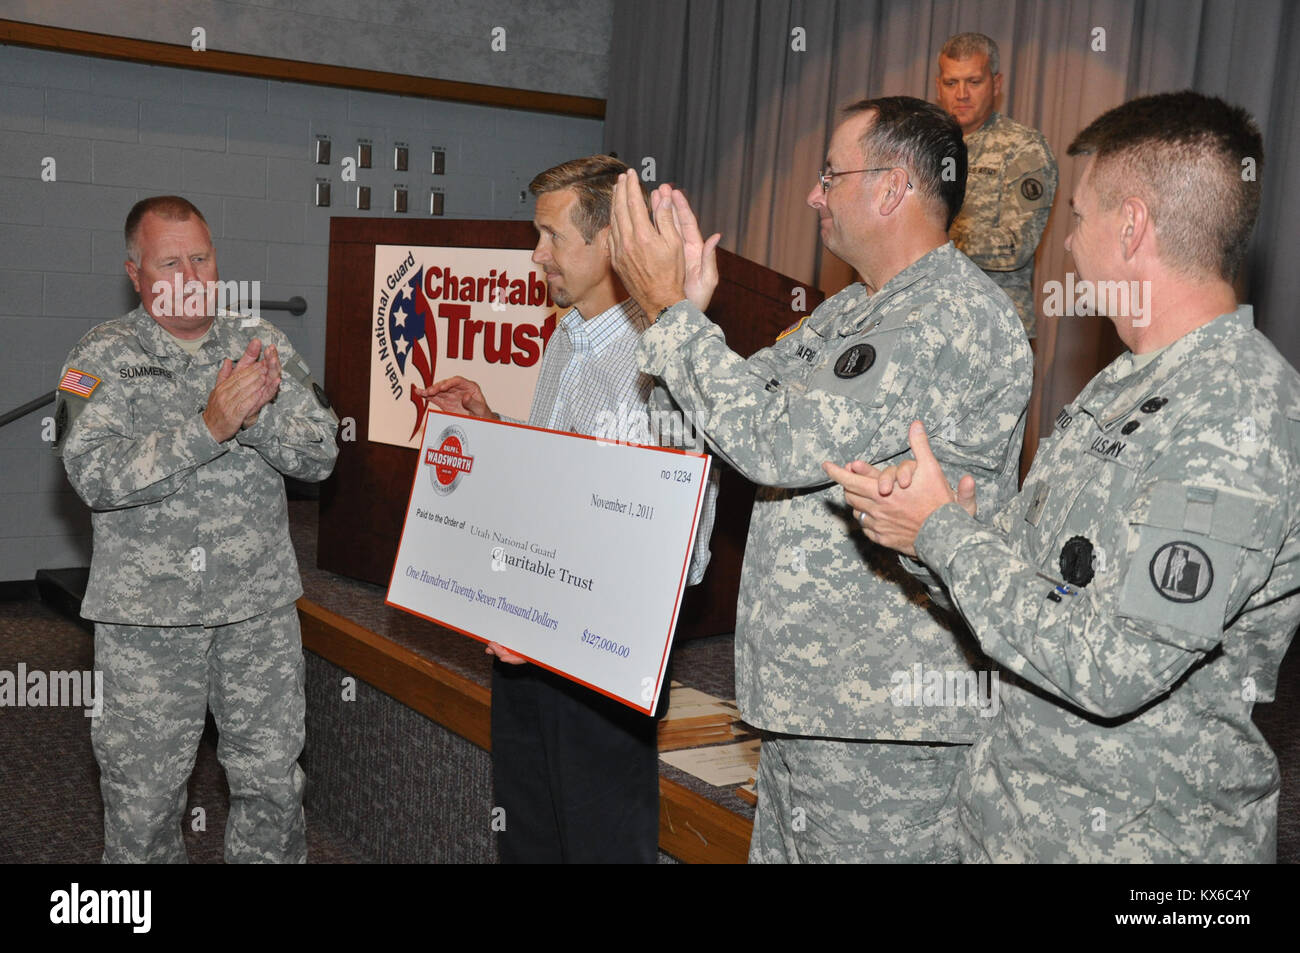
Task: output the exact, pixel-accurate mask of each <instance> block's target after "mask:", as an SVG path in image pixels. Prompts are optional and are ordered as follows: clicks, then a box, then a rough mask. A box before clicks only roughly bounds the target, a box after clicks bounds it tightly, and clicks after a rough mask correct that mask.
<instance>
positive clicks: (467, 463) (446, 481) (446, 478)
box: [424, 426, 474, 496]
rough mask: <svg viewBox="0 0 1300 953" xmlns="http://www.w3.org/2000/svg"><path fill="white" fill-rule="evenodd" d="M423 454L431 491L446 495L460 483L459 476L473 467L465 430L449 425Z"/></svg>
mask: <svg viewBox="0 0 1300 953" xmlns="http://www.w3.org/2000/svg"><path fill="white" fill-rule="evenodd" d="M435 444H436V447H433V446H431V447H429V449H428V450H426V451H425V454H424V465H425V466H426V467H428V468H429V482H430V483H431V484H433V492H435V493H437V494H438V495H439V496H447V495H448V494H449V493H451V492H452V491H453V490H455V489H456V487H457V486H458V485H459V484H460V478H461V477H462V476H463V475H464V474H466V473H469V472H470V470H472V469H473V468H474V458H473V457H471V456H470V455H469V452H468V445H467V441H466V440H465V431H463V430H461V429H460V428H459V427H456V426H451V427H447V428H446V429H445V430H443V432H442V433H440V434H439V435H438V439H437V440H436V441H435Z"/></svg>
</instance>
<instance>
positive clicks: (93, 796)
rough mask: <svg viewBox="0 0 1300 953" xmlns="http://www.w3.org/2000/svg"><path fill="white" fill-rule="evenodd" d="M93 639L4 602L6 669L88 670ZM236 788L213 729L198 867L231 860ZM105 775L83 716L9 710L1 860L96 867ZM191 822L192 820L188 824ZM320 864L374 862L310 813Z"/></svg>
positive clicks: (3, 725)
mask: <svg viewBox="0 0 1300 953" xmlns="http://www.w3.org/2000/svg"><path fill="white" fill-rule="evenodd" d="M93 654H94V652H93V645H92V641H91V636H90V634H89V633H88V632H87V631H86V630H85V629H83V628H81V627H80V626H79V625H77V624H76V623H74V622H71V621H69V620H67V619H65V618H64V617H62V616H60V615H58V614H57V613H55V612H54V611H53V610H51V609H49V608H47V607H45V606H44V605H42V604H41V603H40V602H37V601H35V600H21V601H13V602H5V601H0V670H5V671H10V672H16V671H17V668H18V664H19V663H20V662H22V663H25V664H26V666H27V668H28V670H29V671H35V670H41V671H47V672H48V671H87V670H89V669H90V668H91V665H92V661H93ZM229 805H230V790H229V788H228V787H227V786H226V779H225V774H224V772H223V771H222V770H221V766H220V765H219V764H218V763H217V753H216V732H215V729H214V728H213V726H212V725H211V723H209V725H208V730H207V731H206V732H205V733H204V736H203V740H202V742H201V743H200V745H199V751H198V757H197V760H196V763H195V770H194V774H193V775H192V777H191V778H190V787H189V808H190V809H191V810H192V809H193V808H194V807H202V808H203V809H204V813H205V814H206V818H205V828H206V829H205V830H203V831H192V830H188V831H187V832H186V836H185V844H186V847H187V849H188V851H189V855H190V861H191V862H192V863H202V864H219V863H221V862H222V857H223V845H222V836H223V833H224V831H225V828H226V815H227V813H228V811H229ZM102 814H103V803H102V802H101V801H100V797H99V768H98V767H97V766H96V764H95V758H94V755H93V753H92V752H91V750H90V719H88V718H87V717H86V716H85V714H84V712H83V710H82V709H79V708H78V709H72V708H4V707H0V862H3V863H96V862H98V861H99V858H100V855H101V853H102V852H103V848H104V828H103V819H102ZM190 817H191V815H190V814H188V813H187V822H188V819H189V818H190ZM307 854H308V860H309V861H310V862H312V863H368V862H369V860H370V859H369V858H368V857H367V856H366V855H365V854H364V853H362V852H361V851H359V850H357V849H356V847H355V846H354V845H353V844H351V843H350V842H348V841H347V840H346V839H345V838H343V837H340V836H338V835H336V834H335V833H334V832H333V831H331V830H329V829H328V828H326V827H325V826H324V825H322V824H321V823H319V822H314V821H313V819H312V814H311V811H310V810H308V812H307Z"/></svg>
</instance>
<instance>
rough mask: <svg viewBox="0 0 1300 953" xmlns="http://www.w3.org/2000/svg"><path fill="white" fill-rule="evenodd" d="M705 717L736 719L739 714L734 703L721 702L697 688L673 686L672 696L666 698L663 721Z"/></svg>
mask: <svg viewBox="0 0 1300 953" xmlns="http://www.w3.org/2000/svg"><path fill="white" fill-rule="evenodd" d="M705 715H722V716H725V717H727V718H738V717H739V716H740V712H739V711H738V710H737V709H736V704H735V702H728V701H723V700H722V699H720V698H716V697H714V696H713V695H709V694H707V693H705V692H702V691H700V690H699V689H698V688H682V687H679V686H677V685H673V689H672V694H670V695H669V696H668V714H667V715H665V716H664V720H665V721H675V720H677V719H679V718H701V717H704V716H705Z"/></svg>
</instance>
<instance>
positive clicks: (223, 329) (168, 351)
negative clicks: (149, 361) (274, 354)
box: [127, 305, 245, 364]
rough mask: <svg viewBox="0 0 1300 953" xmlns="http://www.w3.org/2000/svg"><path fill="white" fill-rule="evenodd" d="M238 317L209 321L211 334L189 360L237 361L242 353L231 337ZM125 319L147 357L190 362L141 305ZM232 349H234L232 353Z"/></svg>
mask: <svg viewBox="0 0 1300 953" xmlns="http://www.w3.org/2000/svg"><path fill="white" fill-rule="evenodd" d="M235 317H238V316H218V317H216V318H214V319H213V321H212V329H211V333H210V334H209V335H208V336H207V338H206V339H205V340H204V342H203V344H202V345H200V346H199V353H198V355H197V356H196V357H195V358H193V360H194V362H195V363H197V364H219V363H221V361H222V360H223V359H224V358H227V357H228V358H230V359H231V360H238V359H239V357H240V355H241V354H242V353H243V351H244V347H245V345H244V344H240V343H239V342H237V341H235V340H234V339H233V336H232V332H233V330H234V328H236V327H237V325H236V323H235V320H234V318H235ZM127 320H128V321H129V322H131V323H132V325H133V326H134V328H135V334H136V338H137V339H138V340H139V342H140V344H141V346H142V347H143V348H144V349H145V350H146V351H148V352H149V353H150V354H154V355H157V356H158V357H168V358H176V359H180V360H186V361H188V360H190V355H189V354H188V353H187V352H186V351H185V349H184V348H182V347H181V346H180V345H179V344H177V343H176V339H175V338H174V337H172V335H171V334H169V333H168V332H167V331H166V330H165V329H164V328H163V326H162V325H161V324H159V323H158V322H157V321H155V320H154V319H153V316H152V315H150V314H149V312H147V311H145V309H144V305H138V306H137V307H136V308H135V310H134V311H132V312H131V313H130V314H128V315H127ZM232 348H233V349H234V350H233V352H232Z"/></svg>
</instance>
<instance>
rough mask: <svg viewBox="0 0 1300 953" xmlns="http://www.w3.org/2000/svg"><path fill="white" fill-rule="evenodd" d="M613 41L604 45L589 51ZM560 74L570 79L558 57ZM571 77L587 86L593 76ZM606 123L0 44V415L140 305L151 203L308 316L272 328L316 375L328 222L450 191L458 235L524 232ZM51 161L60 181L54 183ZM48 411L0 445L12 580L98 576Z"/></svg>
mask: <svg viewBox="0 0 1300 953" xmlns="http://www.w3.org/2000/svg"><path fill="white" fill-rule="evenodd" d="M12 6H14V4H12V3H9V4H0V15H10V16H15V14H14V13H13V12H12V11H8V10H6V7H12ZM20 6H21V5H20ZM54 6H55V7H56V8H62V7H63V5H54ZM68 6H69V7H73V6H83V5H80V4H69V5H68ZM167 6H168V8H169V9H170V8H171V5H170V4H168V5H167ZM177 6H183V5H177ZM224 6H226V7H237V6H245V5H241V4H233V3H229V4H225V5H224ZM389 6H392V4H387V5H385V4H380V7H379V9H380V12H382V10H383V9H387V8H388V7H389ZM489 6H491V5H489ZM497 6H506V7H514V8H523V6H524V5H523V4H522V3H518V2H515V3H510V4H504V5H503V4H497ZM596 6H598V7H599V8H601V9H604V8H605V7H606V6H607V4H605V3H600V4H596ZM97 9H101V8H98V7H97ZM102 9H107V8H102ZM282 12H283V11H282ZM606 12H607V11H606ZM286 15H287V14H286ZM17 18H19V19H37V17H35V16H33V17H30V18H29V17H17ZM47 19H48V18H47ZM596 19H597V27H599V26H600V23H599V18H596ZM606 19H607V18H606ZM58 25H68V26H72V25H75V24H62V23H60V24H58ZM391 27H392V24H390V28H391ZM79 28H81V29H93V26H90V25H83V26H80V27H79ZM335 29H336V31H337V32H338V33H339V34H340V35H346V34H347V31H348V30H349V29H350V27H349V25H348V23H347V22H346V21H343V20H337V21H335ZM604 29H605V34H604V40H603V42H604V44H605V46H604V48H603V49H602V50H601V51H600V57H599V63H598V66H599V69H598V70H595V72H596V73H599V81H600V82H601V83H602V84H603V80H604V75H603V68H604V52H605V50H607V48H608V24H607V23H606V24H605V25H604ZM104 32H114V31H113V30H110V29H108V28H107V27H105V28H104ZM600 37H601V34H600V31H599V29H596V30H595V33H594V41H593V40H592V39H591V37H589V42H596V43H599V42H601V40H600ZM147 38H150V39H160V37H152V36H150V37H147ZM170 42H179V40H177V39H172V40H170ZM326 45H327V46H328V44H326ZM264 52H267V53H268V55H280V56H292V55H293V52H292V51H291V50H286V49H282V50H281V51H280V52H279V53H278V54H277V53H274V52H273V51H264ZM364 52H365V51H364V49H363V50H362V51H361V53H364ZM361 53H358V56H360V55H361ZM480 55H481V56H487V55H489V54H486V53H483V54H480ZM304 58H306V57H304ZM550 60H551V62H552V63H553V65H554V67H555V69H562V68H563V67H564V66H565V60H564V58H563V54H553V53H552V54H550ZM466 62H467V63H471V62H477V61H476V60H474V59H473V58H472V57H471V58H470V59H469V60H467V61H466ZM502 62H504V61H502ZM574 62H575V63H576V64H577V65H578V66H580V67H581V69H580V70H578V72H579V73H580V74H581V75H582V76H585V77H586V78H587V82H586V83H585V84H584V85H589V84H590V81H591V77H592V76H593V75H594V73H593V69H594V68H593V66H592V62H593V60H592V58H591V57H588V58H587V59H586V60H583V59H582V58H577V59H575V60H574ZM584 63H585V65H583V64H584ZM339 65H368V66H371V68H375V67H374V64H370V63H368V62H366V63H364V64H363V63H359V62H342V63H340V64H339ZM533 72H534V73H536V74H537V76H538V79H539V82H537V83H534V84H531V85H530V81H529V78H528V77H524V76H521V77H518V78H517V79H518V82H517V85H528V86H529V88H546V86H545V84H544V83H542V82H540V80H541V75H540V72H539V71H537V70H534V71H533ZM530 75H531V74H530ZM453 78H469V77H468V76H458V77H453ZM477 81H480V82H491V81H492V80H491V79H489V78H480V79H478V80H477ZM496 82H498V83H499V84H500V85H510V83H508V82H505V81H504V80H503V79H498V80H496ZM602 89H603V87H602ZM563 91H565V92H582V93H583V94H587V95H591V94H592V93H591V92H590V90H587V89H582V90H579V89H575V88H570V89H566V90H563ZM595 95H601V93H599V92H598V93H595ZM602 125H603V124H602V123H601V122H599V121H597V120H589V119H575V118H567V117H562V116H553V115H546V114H539V113H529V112H522V111H516V110H508V109H496V108H489V107H480V106H468V105H461V104H457V103H450V102H441V101H432V100H424V99H413V98H410V97H401V96H391V95H382V94H376V93H367V92H354V91H349V90H344V89H334V88H327V87H318V86H309V85H305V84H294V83H284V82H274V81H268V80H257V79H248V78H242V77H234V76H224V75H220V74H213V73H204V72H199V71H195V70H183V69H172V68H164V67H154V66H145V65H137V64H132V63H124V62H116V61H112V60H105V59H98V58H94V57H87V56H74V55H68V54H60V53H52V52H46V51H41V50H32V49H26V48H20V47H13V46H4V45H0V413H2V412H4V411H8V410H10V409H12V408H14V407H16V406H18V405H19V404H22V403H25V402H26V401H28V400H30V399H32V398H34V397H36V396H38V395H39V394H41V393H44V392H46V391H49V390H51V389H53V387H54V386H55V384H56V383H57V375H58V371H59V369H60V367H61V366H62V364H63V361H64V359H65V357H66V356H67V353H68V351H69V349H70V348H71V347H72V346H73V345H74V344H75V343H76V342H77V340H78V339H80V338H81V336H82V335H83V334H85V333H86V331H88V330H89V329H90V328H91V327H93V326H94V325H96V324H98V323H100V322H102V321H105V320H107V319H109V318H113V317H117V316H119V315H121V314H123V313H124V312H125V311H127V310H129V309H130V308H131V307H133V306H134V304H135V300H134V298H133V295H132V293H131V287H130V284H129V282H128V281H127V279H126V277H125V274H124V272H123V270H122V262H123V260H124V258H125V251H124V249H123V243H122V234H121V228H122V222H123V220H124V219H125V217H126V213H127V211H128V210H129V209H130V207H131V205H132V204H133V203H134V202H135V201H136V200H137V199H139V198H142V197H144V196H146V195H150V194H156V193H163V192H179V193H181V194H184V195H186V196H187V197H189V198H190V199H191V200H193V201H194V202H195V204H197V205H198V206H199V207H200V208H201V209H202V210H203V213H204V215H205V216H206V217H207V219H208V221H209V223H210V224H211V226H212V231H213V235H214V237H215V240H216V246H217V259H218V264H219V267H220V272H221V277H222V278H223V279H227V280H228V279H235V280H249V281H253V280H256V281H260V282H262V289H261V290H262V297H263V298H264V299H284V298H289V297H291V296H293V295H302V296H303V297H304V298H306V299H307V302H308V310H307V313H306V314H305V315H303V316H301V317H293V316H291V315H289V314H287V313H285V312H280V313H271V314H268V315H267V316H268V317H269V319H270V320H271V321H272V322H273V323H275V324H277V325H278V326H280V327H281V328H283V329H284V330H285V332H286V333H287V334H288V335H289V337H290V339H291V340H292V341H293V343H294V346H295V347H297V348H298V349H299V350H300V351H301V352H302V353H303V354H304V356H305V357H306V359H307V361H308V362H309V364H310V365H311V366H312V367H313V369H315V370H317V371H318V372H319V371H320V370H321V369H322V367H323V359H324V352H325V310H326V287H325V286H326V275H327V262H328V244H327V243H328V240H329V218H330V216H332V215H358V214H367V215H386V216H393V215H394V213H393V211H392V204H391V203H392V188H393V185H394V184H395V183H398V182H400V183H403V184H405V185H406V186H407V188H408V189H409V195H410V200H411V202H410V208H411V211H410V213H409V215H408V217H410V216H427V215H428V194H429V189H430V188H431V187H434V186H437V187H440V188H443V189H444V190H445V193H446V200H445V202H446V207H445V215H446V217H449V218H518V219H527V218H530V217H531V215H532V209H531V204H530V203H524V202H521V201H520V198H519V194H520V190H521V189H525V188H526V187H527V183H528V181H529V179H531V178H532V176H533V175H534V174H535V173H536V172H537V171H539V170H540V169H543V168H546V167H548V166H550V165H554V164H555V163H557V162H561V161H564V160H565V159H569V158H572V157H574V156H578V155H586V154H589V153H593V152H597V151H599V150H600V148H601V140H602V133H603V130H602ZM318 135H327V136H329V137H330V139H331V141H332V149H331V151H332V156H331V159H332V161H331V163H330V165H329V166H321V165H316V164H314V163H313V161H312V154H313V148H312V143H313V141H314V139H315V137H316V136H318ZM359 138H364V139H370V140H371V141H372V149H373V162H374V167H373V168H372V169H369V170H358V172H357V181H356V182H344V181H343V179H342V168H341V161H340V160H341V159H342V158H343V156H345V155H354V154H355V149H356V141H357V139H359ZM395 141H401V142H406V143H407V144H408V145H409V147H410V150H411V159H410V169H411V171H409V172H407V173H395V172H393V171H392V161H391V156H392V144H393V143H394V142H395ZM435 146H439V147H442V148H444V149H445V150H446V174H445V175H442V176H434V175H432V172H431V168H430V161H429V158H430V150H431V149H432V148H433V147H435ZM47 159H53V160H54V165H53V169H54V175H55V178H54V181H43V180H42V175H41V173H42V171H43V169H46V168H49V163H48V162H47ZM317 178H327V179H329V180H330V182H331V186H332V188H331V191H332V202H333V204H332V206H331V207H330V208H328V209H320V208H315V207H314V206H313V204H312V198H313V192H314V182H315V180H316V179H317ZM358 184H363V185H370V186H371V189H372V210H371V211H370V212H364V213H363V212H358V211H357V210H356V208H355V199H354V195H355V187H356V185H358ZM51 410H52V409H46V410H44V411H41V412H38V413H36V414H33V415H31V416H29V417H26V418H24V419H23V420H22V421H19V422H17V423H14V424H10V425H9V426H8V427H4V428H0V582H6V581H15V580H24V579H31V578H32V577H33V575H34V574H35V571H36V570H37V569H40V568H47V567H49V568H53V567H59V566H72V565H86V564H87V563H88V560H89V552H90V549H89V534H90V524H89V516H88V513H87V510H86V508H85V506H84V505H83V504H82V503H81V501H80V500H79V499H78V498H77V497H76V495H75V494H74V493H73V492H72V490H71V488H70V487H69V486H68V484H67V480H66V478H65V477H64V475H63V471H62V467H61V466H60V465H59V464H58V462H57V460H55V458H54V457H53V454H52V453H51V451H50V449H49V443H48V440H47V439H45V438H46V437H47V436H48V435H47V434H46V433H43V431H44V430H47V429H48V428H46V427H43V424H42V421H43V418H46V417H48V416H50V414H51Z"/></svg>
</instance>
